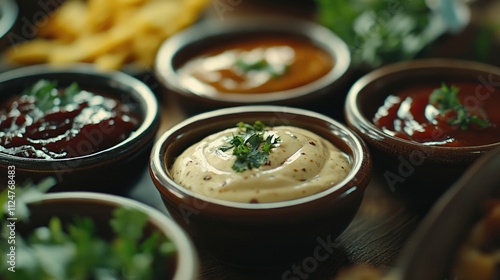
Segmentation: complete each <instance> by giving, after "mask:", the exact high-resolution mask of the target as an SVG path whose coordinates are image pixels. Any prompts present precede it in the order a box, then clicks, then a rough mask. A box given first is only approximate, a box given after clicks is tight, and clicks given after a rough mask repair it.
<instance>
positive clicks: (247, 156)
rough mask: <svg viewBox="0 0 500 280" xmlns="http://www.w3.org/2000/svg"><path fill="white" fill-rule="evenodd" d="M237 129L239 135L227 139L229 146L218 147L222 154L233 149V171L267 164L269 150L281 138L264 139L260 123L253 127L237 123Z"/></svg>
mask: <svg viewBox="0 0 500 280" xmlns="http://www.w3.org/2000/svg"><path fill="white" fill-rule="evenodd" d="M237 127H238V128H239V133H238V134H237V135H233V136H232V137H231V138H230V139H229V141H228V143H229V146H221V147H219V149H220V150H221V151H223V152H226V151H228V150H230V149H233V155H234V156H236V161H235V162H234V164H233V166H232V168H233V170H234V171H236V172H243V171H245V170H247V169H252V168H259V167H260V166H262V165H265V164H267V163H268V157H269V154H270V152H271V149H272V148H274V147H275V146H276V145H277V144H279V142H281V138H280V137H276V136H275V135H268V136H267V137H266V138H265V139H264V133H265V128H266V126H265V125H264V124H263V123H262V122H260V121H256V122H255V123H254V124H253V125H250V124H247V123H243V122H239V123H238V124H237Z"/></svg>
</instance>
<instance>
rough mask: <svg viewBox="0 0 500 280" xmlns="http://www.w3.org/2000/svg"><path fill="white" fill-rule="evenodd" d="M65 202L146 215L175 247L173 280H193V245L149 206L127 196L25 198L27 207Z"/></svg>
mask: <svg viewBox="0 0 500 280" xmlns="http://www.w3.org/2000/svg"><path fill="white" fill-rule="evenodd" d="M68 201H79V202H83V203H88V204H93V203H106V204H108V205H109V204H111V205H112V206H113V207H120V206H125V207H129V208H133V209H137V210H139V211H141V212H143V213H145V214H147V215H148V221H149V222H151V223H152V224H154V225H155V226H157V227H158V229H159V230H160V231H161V232H162V233H163V234H165V235H166V236H167V237H168V238H169V239H170V240H171V241H172V242H173V243H174V244H175V246H176V251H177V260H178V261H177V264H176V271H175V274H174V277H173V280H185V279H193V280H194V279H196V276H197V269H198V266H199V263H198V257H197V252H196V249H195V247H194V245H193V242H192V241H191V240H190V239H189V238H188V235H187V234H186V233H185V232H184V230H183V229H182V228H181V227H180V226H179V225H178V224H177V223H175V222H174V221H173V220H171V219H170V218H169V217H167V216H166V215H164V214H163V213H161V212H160V211H159V210H157V209H155V208H153V207H151V206H149V205H146V204H143V203H141V202H139V201H136V200H133V199H131V198H127V197H122V196H117V195H112V194H105V193H96V192H59V193H48V194H43V195H40V196H33V197H30V198H26V202H27V203H28V204H31V203H42V204H43V203H44V202H68ZM193 268H194V269H193Z"/></svg>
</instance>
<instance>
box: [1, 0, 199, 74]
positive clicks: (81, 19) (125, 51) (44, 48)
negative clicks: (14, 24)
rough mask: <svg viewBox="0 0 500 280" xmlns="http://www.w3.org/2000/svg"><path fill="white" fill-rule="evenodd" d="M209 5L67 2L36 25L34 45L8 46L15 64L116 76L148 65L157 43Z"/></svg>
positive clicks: (150, 0) (164, 0) (168, 0)
mask: <svg viewBox="0 0 500 280" xmlns="http://www.w3.org/2000/svg"><path fill="white" fill-rule="evenodd" d="M208 2H209V0H68V1H66V2H65V3H64V4H63V5H62V6H61V7H60V8H59V9H57V10H56V11H55V12H54V13H52V14H50V15H47V20H46V21H45V22H42V23H44V24H39V25H40V26H39V30H38V35H37V37H36V38H34V39H33V40H30V41H27V42H24V43H21V44H18V45H15V46H12V47H11V48H10V49H8V50H7V52H6V54H5V57H6V59H7V61H8V62H11V63H14V64H23V65H26V64H39V63H50V64H64V63H72V62H88V63H94V64H95V65H96V66H97V67H98V68H100V69H108V70H115V69H120V68H122V67H123V66H124V65H128V64H135V66H137V67H138V68H140V69H143V68H147V67H150V66H152V65H153V63H154V59H155V55H156V52H157V50H158V48H159V46H160V45H161V43H162V42H163V41H164V40H165V39H167V38H168V37H169V36H170V35H172V34H174V33H175V32H177V31H179V30H181V29H183V28H185V27H186V26H188V25H190V24H192V23H193V22H195V21H196V20H197V19H198V17H199V15H200V13H201V12H202V11H203V10H204V8H205V7H206V5H207V4H208Z"/></svg>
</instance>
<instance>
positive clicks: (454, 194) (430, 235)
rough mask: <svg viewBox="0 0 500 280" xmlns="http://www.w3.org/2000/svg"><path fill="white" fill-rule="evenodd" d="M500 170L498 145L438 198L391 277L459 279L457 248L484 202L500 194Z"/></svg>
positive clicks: (476, 217) (406, 247) (432, 279)
mask: <svg viewBox="0 0 500 280" xmlns="http://www.w3.org/2000/svg"><path fill="white" fill-rule="evenodd" d="M498 170H500V149H499V148H497V149H495V150H494V151H491V152H489V153H488V154H486V155H484V156H482V157H481V158H480V159H479V160H478V161H476V162H475V163H474V164H473V165H472V166H471V167H470V168H469V169H468V170H467V172H466V173H465V174H464V175H463V176H462V177H461V178H460V180H458V181H457V182H456V183H455V184H454V185H453V186H452V187H451V188H450V189H449V190H448V191H447V192H446V193H445V194H444V195H443V196H442V197H441V198H440V199H439V201H438V202H437V203H436V204H435V205H434V207H433V208H432V210H431V211H430V212H429V214H428V215H427V216H426V218H425V219H424V220H423V221H422V222H421V224H420V226H419V227H418V229H417V231H416V232H415V233H414V235H413V236H412V237H411V238H410V240H409V242H408V244H407V245H406V246H405V248H404V249H403V251H402V253H401V258H400V260H399V261H398V263H397V264H396V266H395V268H394V269H393V270H392V271H391V273H390V275H391V276H393V278H389V279H398V280H399V279H401V280H403V279H404V280H420V279H428V280H438V279H458V278H455V277H456V276H455V275H453V274H452V269H453V267H454V266H455V263H454V262H455V260H456V258H457V257H458V249H459V247H460V246H461V245H462V244H463V243H464V242H465V240H466V237H467V236H468V235H469V233H470V232H471V230H472V229H473V228H474V224H476V223H477V222H478V221H479V220H480V218H481V212H482V209H483V206H484V203H485V201H486V200H487V199H490V198H493V197H496V198H498V197H499V195H500V176H498ZM471 259H474V256H471ZM497 271H498V270H497ZM481 279H484V278H481Z"/></svg>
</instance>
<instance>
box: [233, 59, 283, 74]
mask: <svg viewBox="0 0 500 280" xmlns="http://www.w3.org/2000/svg"><path fill="white" fill-rule="evenodd" d="M235 66H236V69H238V70H240V71H243V72H250V71H262V72H267V73H268V74H269V75H271V77H273V78H277V77H280V76H283V75H284V74H285V72H286V71H287V70H288V66H282V67H278V66H273V65H271V64H269V62H268V61H267V60H266V59H260V60H255V61H247V60H245V59H243V58H241V57H239V58H238V59H237V60H236V65H235Z"/></svg>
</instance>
